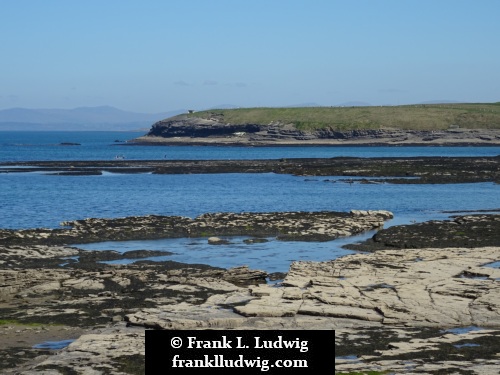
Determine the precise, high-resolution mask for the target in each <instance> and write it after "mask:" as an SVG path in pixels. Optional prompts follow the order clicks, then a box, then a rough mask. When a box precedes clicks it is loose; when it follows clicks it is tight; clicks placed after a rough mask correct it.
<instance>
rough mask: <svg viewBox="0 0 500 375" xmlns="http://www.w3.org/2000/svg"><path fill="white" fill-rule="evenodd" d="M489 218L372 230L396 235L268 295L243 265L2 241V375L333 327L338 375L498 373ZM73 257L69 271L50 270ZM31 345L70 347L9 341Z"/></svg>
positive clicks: (295, 275)
mask: <svg viewBox="0 0 500 375" xmlns="http://www.w3.org/2000/svg"><path fill="white" fill-rule="evenodd" d="M224 215H227V214H224ZM259 215H260V214H259ZM385 215H386V214H384V215H382V216H380V217H379V216H377V214H374V213H372V214H369V212H357V213H351V214H346V215H345V217H344V218H343V219H345V220H346V221H355V220H360V221H362V220H364V219H363V218H365V219H366V218H370V217H372V218H374V220H375V219H377V220H382V221H383V219H384V217H385ZM341 216H342V215H341ZM471 216H473V219H471V218H470V217H471ZM497 216H498V215H477V216H476V215H468V216H460V217H455V218H453V220H452V221H453V222H455V224H450V222H448V221H441V222H433V223H432V224H430V223H425V224H426V225H423V224H418V225H409V226H404V229H403V230H402V231H400V232H398V231H396V232H393V230H392V227H391V228H388V229H387V230H380V231H379V232H378V233H379V235H380V236H382V237H383V236H384V232H385V231H388V232H390V233H395V234H394V235H391V236H390V237H389V238H391V244H392V245H391V248H390V249H386V250H378V251H375V252H373V253H364V254H353V255H349V256H345V257H342V258H339V259H336V260H332V261H327V262H295V263H293V264H292V265H291V267H290V270H289V272H288V274H287V275H286V276H285V278H284V280H283V281H282V282H281V283H280V284H277V285H270V284H267V283H266V281H265V278H266V276H267V275H266V273H265V272H261V271H256V270H249V269H248V268H246V267H237V268H234V269H229V270H224V269H218V268H213V267H208V266H203V265H186V264H180V263H175V262H158V263H154V262H144V261H139V262H137V263H135V264H131V265H126V266H125V265H108V264H102V263H99V262H98V261H99V260H101V259H108V258H114V257H117V256H118V255H117V254H115V253H114V252H104V253H105V254H102V255H99V254H95V253H94V252H89V253H88V256H86V257H85V256H83V251H82V250H79V249H75V248H72V247H67V246H63V245H57V244H36V245H34V244H33V245H28V244H24V245H21V244H18V245H9V244H8V243H5V244H0V260H1V261H2V262H1V263H0V285H2V287H1V288H0V314H1V316H2V317H5V318H6V319H9V321H8V322H7V324H4V325H1V326H0V329H1V333H2V334H3V335H4V336H3V337H6V338H8V339H5V340H9V341H6V342H11V345H9V346H8V347H5V348H2V356H3V358H4V359H5V361H4V364H2V366H3V367H2V368H1V370H2V371H3V372H4V373H25V374H46V375H49V374H51V375H52V374H64V373H76V374H86V373H88V374H90V373H92V374H98V373H99V374H124V373H125V374H141V373H143V372H144V329H146V328H154V329H335V330H336V332H337V336H336V343H337V346H336V358H335V362H336V368H337V371H342V372H355V371H368V370H373V371H381V372H384V371H385V372H389V373H390V372H394V373H405V374H406V373H409V374H412V373H414V374H442V373H468V374H497V373H498V368H500V357H499V353H500V288H499V281H500V268H499V266H498V265H496V264H497V263H495V262H498V261H500V247H499V246H498V244H497V245H492V244H491V243H489V242H488V241H491V238H495V237H494V235H493V237H491V236H489V235H487V233H489V229H488V228H490V229H491V228H492V227H491V225H495V223H497V219H498V218H497ZM210 217H212V215H210V216H209V218H210ZM215 217H218V216H217V215H215ZM209 218H206V220H208V219H209ZM233 219H234V218H233ZM240 219H241V217H240ZM299 219H300V220H301V218H300V217H298V218H296V220H297V221H298V222H301V221H300V220H299ZM316 219H321V220H319V222H322V220H323V219H324V218H322V216H319V217H317V218H316ZM337 220H338V218H337ZM217 221H218V220H216V222H217ZM259 221H260V222H263V221H265V220H262V218H261V219H259ZM375 221H376V220H375ZM270 223H273V222H272V221H271V222H270ZM460 223H463V224H465V223H472V224H471V225H469V226H467V227H466V229H464V232H465V233H466V234H467V237H468V238H471V239H472V238H474V237H476V238H477V240H475V241H474V242H470V243H464V244H463V245H458V246H457V243H456V242H455V240H454V237H453V236H448V237H444V238H442V239H441V240H440V242H433V241H435V240H434V237H437V236H440V235H442V234H443V233H446V232H447V231H449V226H450V225H451V226H452V227H454V226H457V225H463V224H460ZM87 224H88V222H86V221H83V223H82V226H85V225H87ZM109 224H110V225H111V227H112V222H110V223H109ZM245 225H246V224H245ZM273 225H274V224H273ZM270 226H271V225H270ZM90 227H92V228H94V227H93V226H90ZM312 227H313V228H318V227H322V228H323V224H322V225H321V226H312ZM402 227H403V226H402ZM124 228H125V227H124ZM127 228H128V227H127ZM327 228H328V226H327ZM332 228H335V225H333V224H332ZM426 228H428V229H429V231H426V230H425V229H426ZM464 228H465V227H464ZM116 230H117V229H116ZM126 230H129V229H126ZM485 231H486V232H485ZM493 231H494V230H493ZM118 232H119V231H118V230H117V233H118ZM412 232H413V233H412ZM397 235H400V236H402V235H405V236H408V238H418V237H419V236H423V237H428V241H425V240H421V241H418V242H416V241H413V242H412V243H413V244H414V246H413V247H414V248H412V249H410V248H408V247H406V248H405V245H404V244H405V241H402V240H400V241H396V240H395V239H396V237H397ZM475 235H476V236H475ZM482 238H484V242H483V241H481V239H482ZM304 239H307V236H305V238H304ZM430 244H436V245H439V246H437V247H432V246H429V245H430ZM220 246H226V245H220ZM305 246H314V244H313V243H309V242H305ZM141 254H142V253H141V252H137V253H135V254H134V255H135V256H136V257H140V256H141ZM142 255H144V256H146V255H147V254H146V253H144V254H142ZM75 256H78V257H80V261H79V262H68V263H66V264H65V265H61V263H62V262H67V261H68V259H67V258H70V257H75ZM34 323H36V325H34V326H33V325H29V324H34ZM54 324H62V325H63V326H62V327H63V328H66V329H67V330H66V331H64V330H62V329H60V328H59V329H58V330H56V328H55V326H54ZM58 327H61V326H58ZM83 330H85V331H86V332H83ZM36 332H39V333H36ZM64 332H67V335H66V336H65V334H64ZM82 333H83V334H82ZM30 334H31V335H30ZM37 335H40V337H43V340H46V339H50V335H53V337H54V338H57V339H77V340H76V341H74V342H73V343H71V344H70V345H69V346H68V347H67V348H66V349H63V350H61V351H57V355H53V353H54V352H51V351H48V350H41V349H33V348H31V346H27V345H26V344H23V343H17V344H16V340H20V339H22V340H28V337H32V338H31V339H30V340H32V341H30V342H31V343H32V342H33V340H34V339H33V337H34V338H36V336H37ZM16 338H17V339H16ZM27 342H28V341H27ZM30 345H32V344H30Z"/></svg>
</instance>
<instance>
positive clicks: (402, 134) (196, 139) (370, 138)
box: [133, 115, 500, 145]
mask: <svg viewBox="0 0 500 375" xmlns="http://www.w3.org/2000/svg"><path fill="white" fill-rule="evenodd" d="M133 143H140V144H218V145H219V144H220V145H280V144H281V145H307V144H309V145H313V144H317V145H335V144H344V145H347V144H366V145H386V144H387V145H389V144H394V145H400V144H408V145H418V144H422V145H442V144H453V145H480V144H484V145H500V130H491V129H490V130H477V129H476V130H467V129H449V130H433V131H430V130H429V131H426V130H399V129H387V130H385V129H384V130H383V129H356V130H346V131H339V130H336V129H333V128H323V129H318V130H314V131H303V130H299V129H296V128H295V126H294V125H292V124H282V123H271V124H269V125H262V124H226V123H223V122H222V121H220V119H218V118H217V117H214V118H210V119H202V118H197V117H188V116H187V115H179V116H175V117H171V118H168V119H165V120H162V121H158V122H157V123H155V124H154V125H153V126H152V127H151V130H150V131H149V132H148V134H147V135H145V136H144V137H140V138H137V139H136V140H134V142H133Z"/></svg>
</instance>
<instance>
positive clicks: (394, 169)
mask: <svg viewBox="0 0 500 375" xmlns="http://www.w3.org/2000/svg"><path fill="white" fill-rule="evenodd" d="M0 167H1V168H0V173H28V172H37V173H46V174H50V175H54V176H58V175H63V176H84V175H101V174H102V173H103V172H107V173H153V174H195V173H280V174H291V175H296V176H316V177H321V176H344V177H346V179H345V180H344V182H348V183H352V182H353V180H351V179H350V177H363V179H362V180H361V181H358V182H360V183H394V184H437V183H439V184H443V183H471V182H495V183H499V182H500V156H496V157H407V158H402V157H398V158H350V157H335V158H328V159H326V158H287V159H277V160H275V159H267V160H155V161H153V160H114V161H28V162H26V161H24V162H9V163H0Z"/></svg>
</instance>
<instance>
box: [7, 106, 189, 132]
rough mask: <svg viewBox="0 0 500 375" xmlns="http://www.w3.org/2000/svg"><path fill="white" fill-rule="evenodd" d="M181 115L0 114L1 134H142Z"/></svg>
mask: <svg viewBox="0 0 500 375" xmlns="http://www.w3.org/2000/svg"><path fill="white" fill-rule="evenodd" d="M183 112H187V111H186V110H176V111H170V112H163V113H154V114H151V113H136V112H128V111H122V110H120V109H117V108H114V107H109V106H101V107H79V108H74V109H26V108H11V109H4V110H0V130H28V131H34V130H70V131H78V130H115V131H131V130H143V129H149V128H150V127H151V125H152V124H153V123H155V122H156V121H159V120H163V119H165V118H168V117H171V116H175V115H178V114H180V113H183Z"/></svg>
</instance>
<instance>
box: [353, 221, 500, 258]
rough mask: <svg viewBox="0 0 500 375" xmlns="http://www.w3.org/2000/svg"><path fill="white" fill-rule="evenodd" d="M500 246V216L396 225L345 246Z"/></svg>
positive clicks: (369, 247)
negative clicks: (359, 241) (361, 241)
mask: <svg viewBox="0 0 500 375" xmlns="http://www.w3.org/2000/svg"><path fill="white" fill-rule="evenodd" d="M499 244H500V215H498V214H488V215H485V214H475V215H461V216H452V218H451V220H443V221H428V222H424V223H418V224H413V225H398V226H392V227H390V228H387V229H383V230H380V231H378V232H377V233H376V234H375V235H374V236H373V237H372V238H371V239H369V240H366V241H364V242H363V243H359V244H350V245H346V246H344V247H345V248H347V249H351V250H361V251H375V250H383V249H418V248H424V247H434V248H445V247H459V246H463V247H468V248H474V247H483V246H498V245H499Z"/></svg>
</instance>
